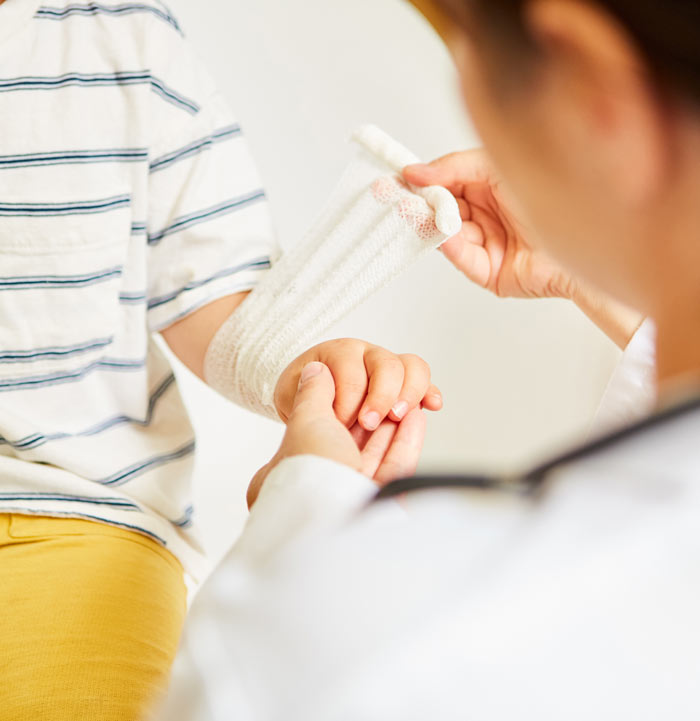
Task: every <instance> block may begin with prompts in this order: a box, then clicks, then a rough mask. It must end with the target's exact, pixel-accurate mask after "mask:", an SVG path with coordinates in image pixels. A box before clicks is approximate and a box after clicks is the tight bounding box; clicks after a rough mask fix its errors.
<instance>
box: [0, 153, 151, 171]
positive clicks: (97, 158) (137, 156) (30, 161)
mask: <svg viewBox="0 0 700 721" xmlns="http://www.w3.org/2000/svg"><path fill="white" fill-rule="evenodd" d="M147 159H148V151H147V150H145V149H142V148H124V149H123V150H60V151H56V152H51V153H48V152H47V153H25V154H22V155H0V170H7V169H10V170H12V169H14V168H29V167H34V166H49V165H82V164H85V163H115V162H119V163H135V162H143V161H144V160H147Z"/></svg>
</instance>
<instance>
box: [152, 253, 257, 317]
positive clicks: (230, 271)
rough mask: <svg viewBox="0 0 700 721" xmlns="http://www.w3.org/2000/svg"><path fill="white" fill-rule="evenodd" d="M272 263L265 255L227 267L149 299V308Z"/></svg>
mask: <svg viewBox="0 0 700 721" xmlns="http://www.w3.org/2000/svg"><path fill="white" fill-rule="evenodd" d="M270 265H271V264H270V259H269V258H267V257H265V258H258V259H256V260H252V261H250V262H249V263H244V264H243V265H237V266H235V267H233V268H226V269H224V270H220V271H219V272H218V273H216V274H215V275H212V276H211V277H210V278H204V279H203V280H195V281H192V282H191V283H188V284H187V285H186V286H184V287H182V288H179V289H178V290H175V291H173V292H172V293H168V294H167V295H161V296H158V297H156V298H151V299H150V300H149V301H148V310H152V309H153V308H157V307H158V306H161V305H165V304H166V303H170V302H171V301H173V300H175V299H176V298H178V297H179V296H181V295H182V294H183V293H187V292H188V291H190V290H196V289H197V288H202V287H203V286H205V285H208V284H209V283H213V282H214V281H215V280H219V279H221V278H228V277H229V276H232V275H236V273H241V272H243V271H244V270H253V269H255V270H263V269H266V268H269V267H270Z"/></svg>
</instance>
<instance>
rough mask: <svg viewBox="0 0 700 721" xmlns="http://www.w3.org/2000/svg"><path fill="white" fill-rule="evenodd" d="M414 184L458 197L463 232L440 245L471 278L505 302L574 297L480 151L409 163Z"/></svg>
mask: <svg viewBox="0 0 700 721" xmlns="http://www.w3.org/2000/svg"><path fill="white" fill-rule="evenodd" d="M404 177H405V178H406V180H407V181H408V182H409V183H411V184H412V185H417V186H420V187H422V186H427V185H442V186H443V187H445V188H447V189H448V190H449V191H450V192H451V193H452V194H453V195H454V196H455V198H456V199H457V203H458V204H459V209H460V211H461V215H462V220H463V223H462V230H461V231H460V232H459V233H458V234H457V235H455V236H454V237H453V238H450V239H449V240H448V241H447V242H446V243H444V244H443V245H442V247H441V250H442V252H443V253H444V254H445V256H446V257H447V259H448V260H449V261H450V262H451V263H452V264H453V265H454V266H455V267H456V268H458V269H459V270H461V271H462V272H463V273H464V274H465V275H466V276H467V278H469V279H470V280H472V281H473V282H474V283H476V284H477V285H480V286H482V287H483V288H486V289H487V290H490V291H492V292H493V293H495V294H496V295H497V296H500V297H502V298H506V297H514V298H559V297H564V298H571V297H572V292H573V280H572V278H571V277H570V275H569V274H568V273H567V272H565V271H564V269H563V268H561V267H560V266H559V265H558V264H557V263H555V262H554V261H553V260H551V259H550V258H549V257H548V256H547V255H546V254H545V253H544V252H543V251H541V250H536V249H535V248H534V245H535V244H534V243H533V241H535V240H536V239H535V237H534V232H533V231H532V230H530V229H529V228H527V227H526V225H525V224H524V223H523V222H521V221H520V220H519V219H518V217H517V214H516V211H515V203H514V201H513V200H512V199H511V198H509V197H508V194H507V191H506V189H505V187H504V185H503V183H502V182H501V180H500V178H499V177H498V175H497V173H496V171H495V170H494V169H493V168H492V167H491V164H490V162H489V160H488V158H487V156H486V154H485V153H484V151H482V150H468V151H465V152H461V153H452V154H451V155H445V156H444V157H442V158H438V159H437V160H434V161H433V162H432V163H430V164H428V165H409V166H408V167H407V168H405V170H404Z"/></svg>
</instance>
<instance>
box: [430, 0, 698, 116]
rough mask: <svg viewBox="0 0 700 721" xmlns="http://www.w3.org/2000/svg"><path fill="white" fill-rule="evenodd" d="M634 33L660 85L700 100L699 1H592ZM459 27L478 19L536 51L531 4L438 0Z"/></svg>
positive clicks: (520, 0)
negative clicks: (529, 25) (529, 22)
mask: <svg viewBox="0 0 700 721" xmlns="http://www.w3.org/2000/svg"><path fill="white" fill-rule="evenodd" d="M591 1H592V2H595V3H597V4H598V5H599V6H600V7H601V8H603V9H605V10H607V11H608V12H609V13H610V14H611V15H612V16H613V17H614V18H616V19H617V20H618V21H619V22H620V23H621V24H622V25H623V26H624V27H625V28H626V29H627V31H628V32H629V33H630V34H631V36H632V37H633V38H634V39H635V41H636V42H637V44H638V46H639V48H640V49H641V51H642V53H643V54H644V56H645V57H646V59H647V62H648V64H649V67H650V68H651V70H652V72H653V73H654V74H655V75H656V77H657V78H658V79H659V81H660V83H661V84H662V85H663V86H665V87H668V88H669V89H671V90H673V91H674V92H675V93H677V94H678V93H680V94H681V95H683V96H686V97H689V98H692V99H694V100H695V101H696V102H698V101H700V0H591ZM437 2H438V4H439V5H440V6H442V7H443V8H444V9H445V10H446V11H447V12H448V13H449V14H450V15H451V16H452V17H453V19H454V20H456V21H457V22H458V23H459V24H461V25H463V26H465V27H468V24H469V23H470V22H471V21H472V20H474V19H475V18H476V19H477V21H478V22H479V24H481V23H482V22H483V23H485V26H486V30H487V31H489V30H491V29H492V30H494V31H495V32H497V33H499V34H501V35H503V36H505V37H506V38H507V39H508V40H510V41H514V42H516V43H519V44H520V45H522V46H523V47H529V48H530V49H533V47H534V45H533V42H532V39H531V38H529V37H528V35H527V29H526V25H525V22H524V20H523V15H524V9H525V6H526V4H527V2H528V0H437Z"/></svg>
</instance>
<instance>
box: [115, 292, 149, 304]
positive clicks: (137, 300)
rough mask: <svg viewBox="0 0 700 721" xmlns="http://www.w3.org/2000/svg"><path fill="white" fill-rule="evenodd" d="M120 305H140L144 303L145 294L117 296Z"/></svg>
mask: <svg viewBox="0 0 700 721" xmlns="http://www.w3.org/2000/svg"><path fill="white" fill-rule="evenodd" d="M119 302H120V303H121V304H122V305H141V304H142V303H145V302H146V294H145V293H122V294H121V295H120V296H119Z"/></svg>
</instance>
